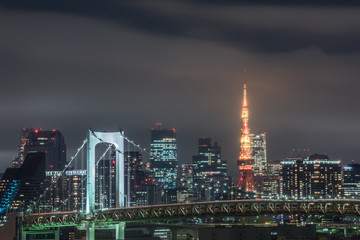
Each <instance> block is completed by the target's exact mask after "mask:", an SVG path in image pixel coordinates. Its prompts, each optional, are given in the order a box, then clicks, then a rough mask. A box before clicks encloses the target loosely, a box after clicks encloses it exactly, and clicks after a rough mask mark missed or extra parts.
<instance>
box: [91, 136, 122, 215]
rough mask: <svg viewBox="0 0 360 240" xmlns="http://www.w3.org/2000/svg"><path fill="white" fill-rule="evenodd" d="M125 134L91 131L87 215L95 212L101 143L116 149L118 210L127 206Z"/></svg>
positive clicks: (116, 196)
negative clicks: (97, 168) (97, 157)
mask: <svg viewBox="0 0 360 240" xmlns="http://www.w3.org/2000/svg"><path fill="white" fill-rule="evenodd" d="M123 135H124V133H123V132H120V131H119V132H94V131H92V130H91V129H89V132H88V142H87V143H88V144H87V183H86V185H87V188H86V213H91V212H93V211H94V210H95V184H96V176H95V169H96V167H95V165H96V159H95V147H96V145H98V144H99V143H108V144H113V145H114V146H115V148H116V165H115V171H116V173H115V184H116V186H115V189H116V195H115V199H116V205H115V206H116V208H119V207H124V206H125V184H124V179H125V178H124V137H123Z"/></svg>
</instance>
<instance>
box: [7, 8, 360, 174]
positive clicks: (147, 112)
mask: <svg viewBox="0 0 360 240" xmlns="http://www.w3.org/2000/svg"><path fill="white" fill-rule="evenodd" d="M293 3H294V4H291V5H289V4H285V3H283V2H282V1H278V2H277V3H276V4H272V5H270V4H267V5H265V4H264V3H263V2H261V1H258V2H257V4H246V3H244V2H243V3H241V4H239V3H234V2H233V1H226V2H225V3H224V4H219V3H218V2H216V1H210V2H207V1H129V2H127V3H120V2H117V1H107V2H104V3H102V5H96V4H95V3H86V4H85V2H73V3H70V2H66V1H65V2H62V3H61V4H60V3H59V4H54V3H51V4H50V3H47V1H34V2H32V3H29V2H28V1H23V2H21V1H0V29H1V38H0V78H1V88H0V100H1V104H0V111H1V113H2V115H1V125H0V129H1V133H2V134H1V135H0V142H1V145H0V157H1V160H0V171H4V169H5V167H7V166H9V165H10V162H11V156H12V155H16V151H17V145H18V141H19V129H20V128H22V127H42V128H43V129H53V128H56V129H59V130H60V131H62V132H63V134H64V135H65V138H66V143H67V145H68V148H69V152H70V153H72V152H73V150H74V149H76V148H77V147H78V146H79V145H80V144H81V141H82V139H84V138H85V136H86V130H87V128H88V127H89V126H91V127H92V128H94V129H96V130H116V129H118V127H119V126H120V127H121V128H123V129H124V130H125V132H126V134H127V135H128V136H130V137H131V138H132V139H134V140H135V141H137V142H139V143H141V144H143V145H145V146H149V141H150V139H149V138H150V128H151V127H153V125H154V124H155V123H156V122H163V125H164V126H166V127H168V128H176V129H177V134H178V144H179V161H180V162H181V163H185V162H191V157H192V155H194V154H195V153H196V144H197V138H198V137H201V136H208V137H211V138H212V139H213V140H215V141H218V142H219V144H220V145H221V146H222V150H223V156H224V158H225V159H227V160H228V162H229V166H230V167H231V169H232V170H231V171H230V173H231V174H232V175H236V170H235V169H236V167H235V166H236V159H237V156H238V152H239V137H240V131H241V121H240V109H241V98H242V84H243V81H244V80H245V79H247V81H248V95H249V105H250V106H249V107H250V129H251V130H252V132H255V133H256V132H258V131H260V132H266V133H267V140H268V156H269V159H283V158H285V157H288V156H290V155H291V150H292V149H293V148H296V149H298V148H299V149H303V148H307V149H311V152H313V153H314V152H319V153H328V154H329V156H330V157H331V158H332V159H342V160H343V162H345V163H346V162H350V161H351V160H353V159H354V160H359V153H360V149H359V140H358V139H359V137H358V136H359V135H360V128H359V127H358V124H359V122H360V112H359V107H358V104H359V102H360V96H359V94H358V91H359V87H360V82H359V81H358V78H359V75H360V68H359V64H360V45H359V42H360V31H359V27H358V26H360V14H359V11H360V9H359V7H358V6H357V4H356V3H355V2H353V1H342V3H341V4H338V3H337V2H336V1H331V2H328V3H327V4H323V3H322V1H316V2H315V3H316V6H314V5H310V4H303V3H304V2H303V1H302V3H297V2H293ZM245 69H246V70H247V73H244V70H245Z"/></svg>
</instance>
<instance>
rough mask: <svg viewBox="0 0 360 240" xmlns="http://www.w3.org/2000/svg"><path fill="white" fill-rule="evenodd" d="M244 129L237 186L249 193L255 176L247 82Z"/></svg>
mask: <svg viewBox="0 0 360 240" xmlns="http://www.w3.org/2000/svg"><path fill="white" fill-rule="evenodd" d="M241 119H242V129H241V138H240V156H239V159H238V161H237V164H238V167H239V178H238V183H237V186H238V187H240V188H242V189H245V190H247V191H254V190H255V187H254V174H253V163H254V160H253V159H252V156H251V138H250V129H249V110H248V103H247V96H246V82H245V83H244V99H243V106H242V112H241Z"/></svg>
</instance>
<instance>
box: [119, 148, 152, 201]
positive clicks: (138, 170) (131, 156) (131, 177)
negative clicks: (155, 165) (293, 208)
mask: <svg viewBox="0 0 360 240" xmlns="http://www.w3.org/2000/svg"><path fill="white" fill-rule="evenodd" d="M124 161H125V167H124V172H125V193H126V196H127V198H126V199H127V201H128V202H129V206H132V205H135V203H136V190H137V189H136V188H135V187H136V186H139V185H141V184H142V182H146V181H149V180H148V179H147V178H146V177H145V173H144V171H143V169H142V154H141V153H140V152H139V151H126V152H125V154H124Z"/></svg>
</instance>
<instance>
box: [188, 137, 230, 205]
mask: <svg viewBox="0 0 360 240" xmlns="http://www.w3.org/2000/svg"><path fill="white" fill-rule="evenodd" d="M193 165H194V190H195V195H196V196H197V197H198V198H199V199H200V200H203V201H211V200H221V199H226V197H225V196H227V192H228V185H229V184H228V183H229V178H228V177H227V163H226V161H224V160H223V159H221V147H220V146H219V145H218V144H217V143H216V142H215V143H214V144H212V143H211V139H210V138H205V137H202V138H199V143H198V155H195V156H193Z"/></svg>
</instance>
